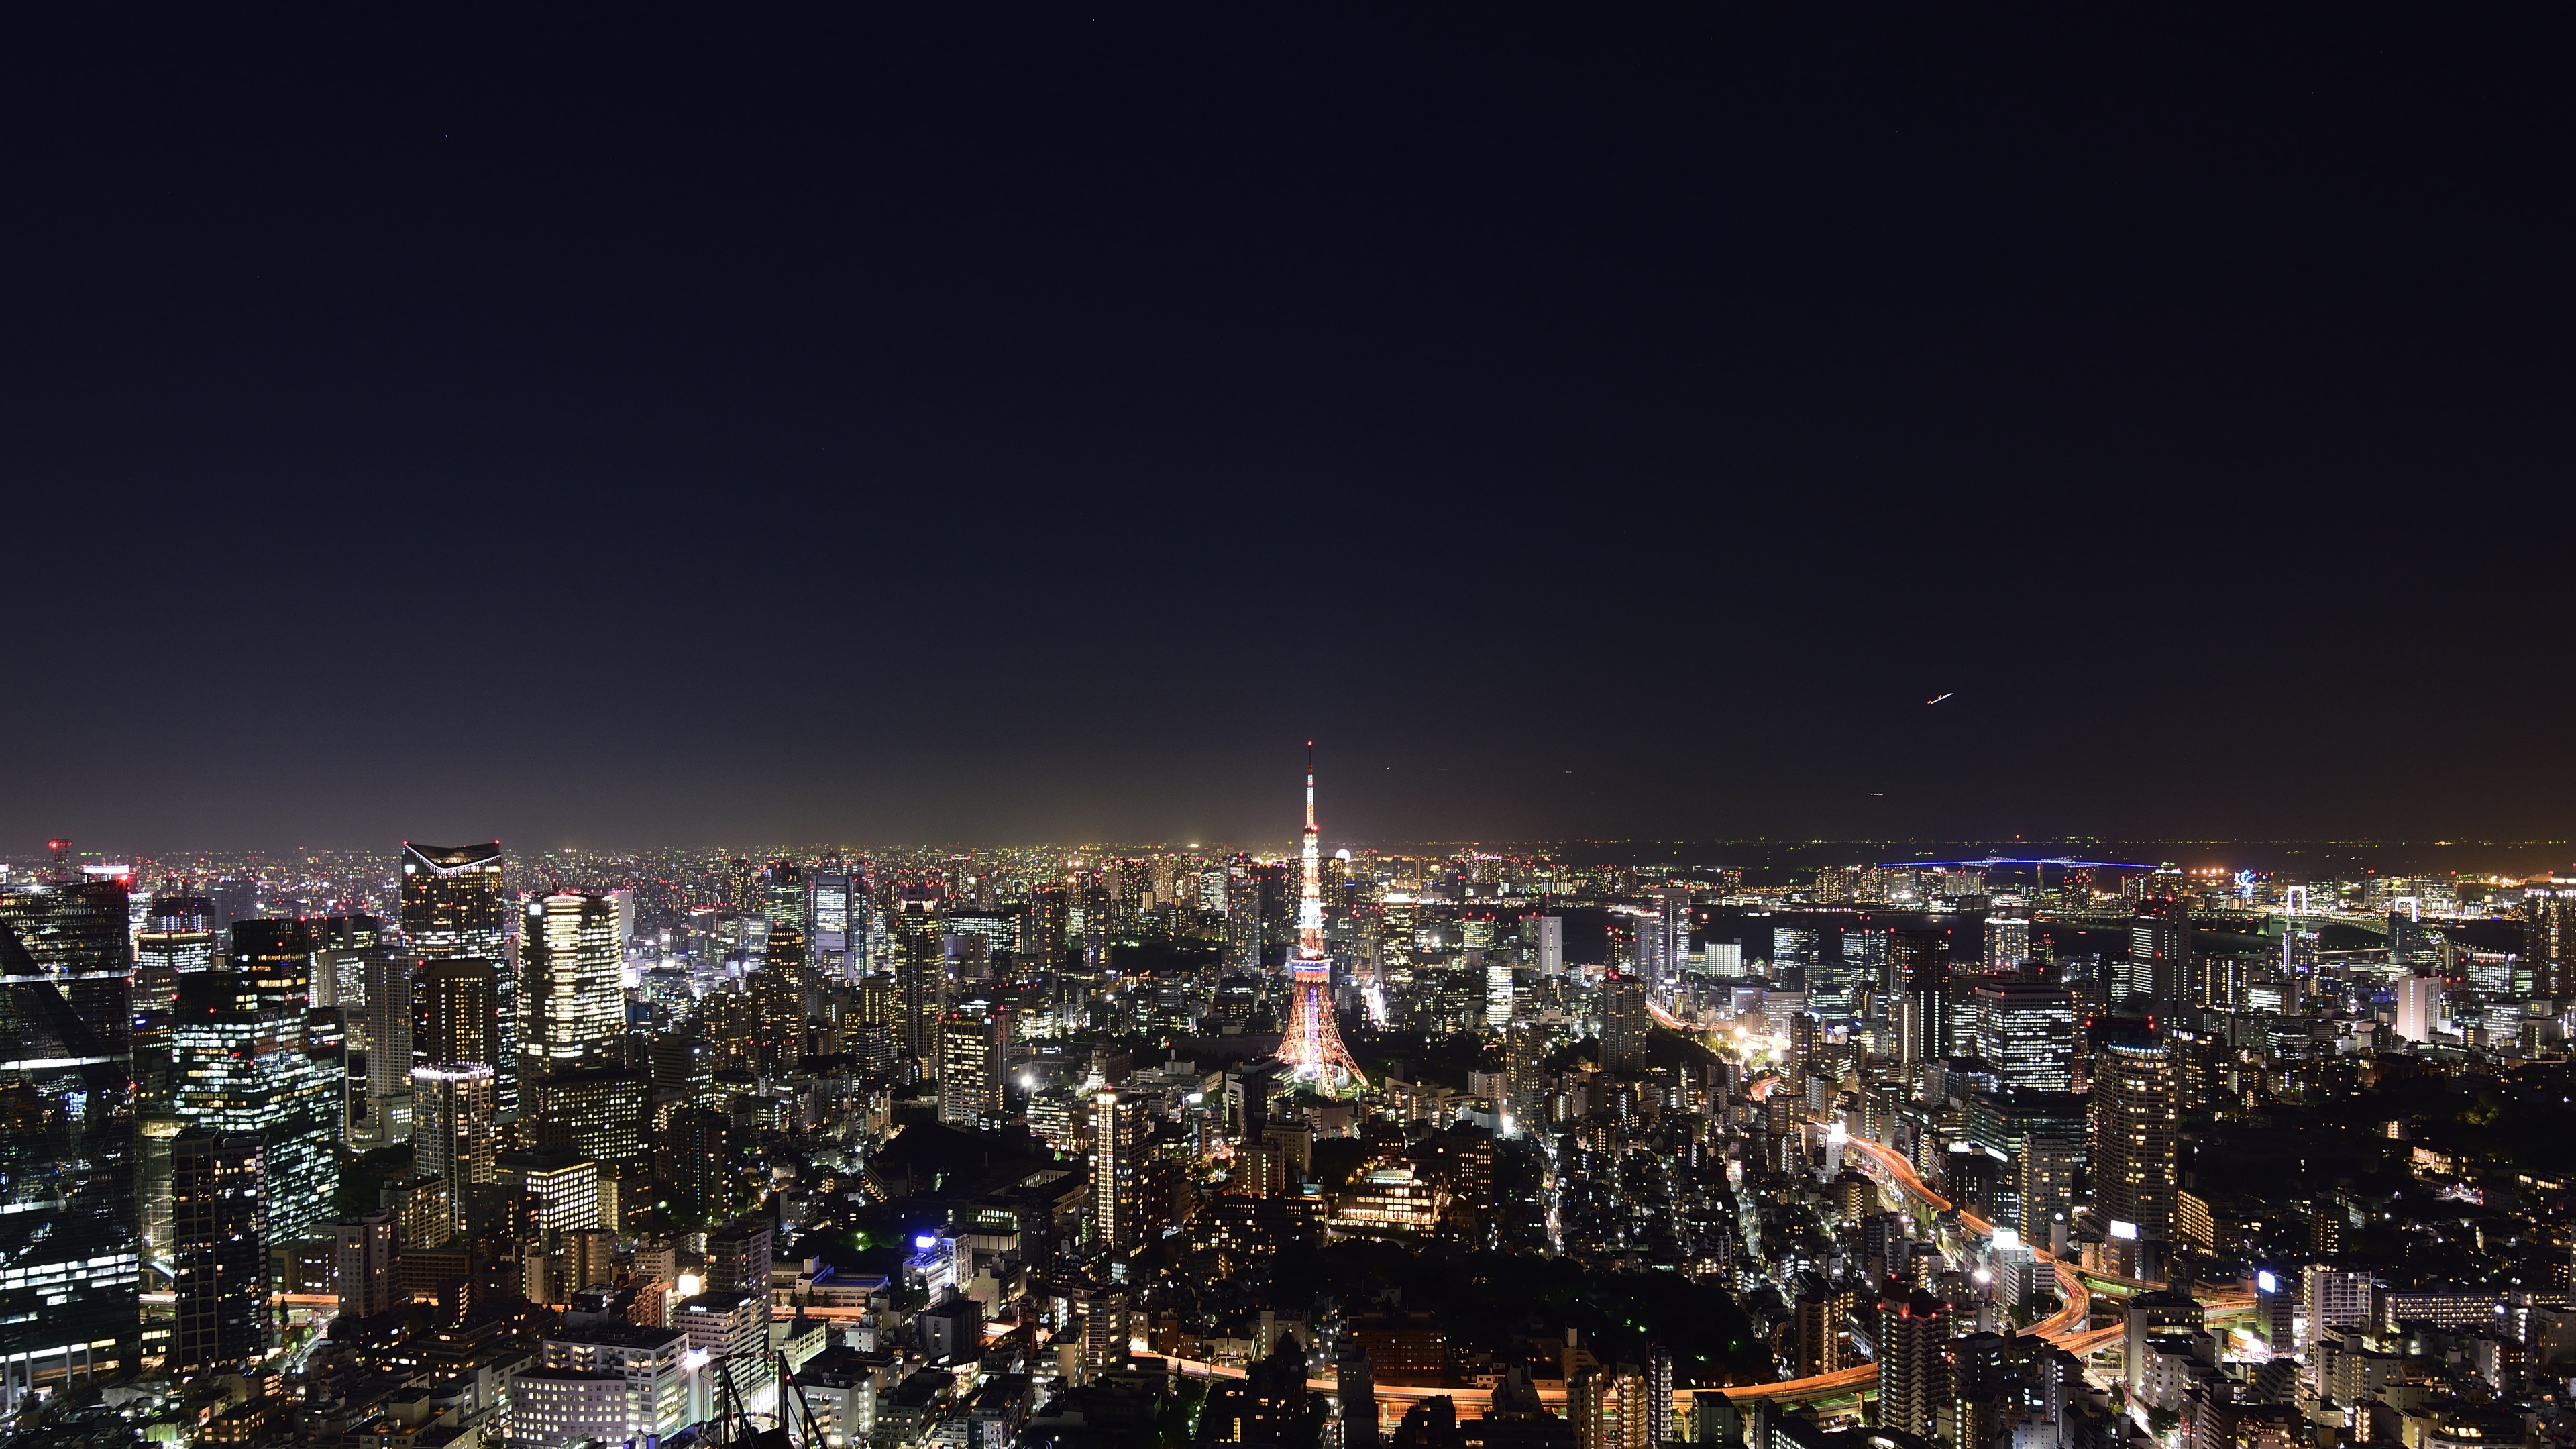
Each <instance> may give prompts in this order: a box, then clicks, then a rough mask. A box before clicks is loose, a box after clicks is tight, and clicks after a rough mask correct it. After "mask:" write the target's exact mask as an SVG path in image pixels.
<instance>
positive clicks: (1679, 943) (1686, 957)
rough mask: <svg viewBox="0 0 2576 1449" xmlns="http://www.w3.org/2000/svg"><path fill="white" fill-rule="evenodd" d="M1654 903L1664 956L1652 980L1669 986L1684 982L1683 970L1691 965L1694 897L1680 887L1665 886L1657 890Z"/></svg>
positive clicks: (1658, 933)
mask: <svg viewBox="0 0 2576 1449" xmlns="http://www.w3.org/2000/svg"><path fill="white" fill-rule="evenodd" d="M1654 902H1655V924H1656V925H1657V926H1658V927H1660V929H1659V930H1658V931H1657V932H1656V935H1657V936H1658V937H1659V939H1660V941H1661V944H1662V946H1663V955H1662V957H1661V959H1659V960H1658V961H1657V962H1656V963H1655V971H1654V975H1653V976H1652V977H1651V978H1650V979H1651V980H1653V981H1655V982H1656V983H1658V984H1660V985H1665V986H1669V985H1671V984H1672V983H1673V982H1675V981H1679V980H1680V979H1681V978H1682V971H1683V968H1685V967H1686V966H1688V965H1689V964H1690V936H1691V896H1690V892H1689V891H1688V890H1686V889H1684V888H1682V887H1680V886H1663V887H1661V888H1659V889H1657V890H1656V892H1655V896H1654Z"/></svg>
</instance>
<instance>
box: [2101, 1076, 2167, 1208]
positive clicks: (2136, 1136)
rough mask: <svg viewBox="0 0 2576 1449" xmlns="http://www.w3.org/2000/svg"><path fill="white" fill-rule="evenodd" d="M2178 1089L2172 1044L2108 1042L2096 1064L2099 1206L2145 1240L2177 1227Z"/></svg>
mask: <svg viewBox="0 0 2576 1449" xmlns="http://www.w3.org/2000/svg"><path fill="white" fill-rule="evenodd" d="M2177 1087H2178V1083H2177V1081H2176V1071H2175V1063H2174V1058H2173V1048H2172V1045H2171V1044H2170V1043H2168V1042H2164V1041H2152V1042H2119V1041H2115V1042H2106V1043H2104V1044H2103V1047H2102V1051H2101V1055H2100V1056H2099V1057H2098V1058H2096V1060H2095V1062H2094V1067H2093V1195H2094V1199H2095V1201H2096V1202H2097V1203H2098V1204H2099V1206H2100V1208H2101V1211H2102V1216H2103V1217H2104V1218H2105V1219H2106V1220H2108V1221H2110V1222H2113V1223H2128V1224H2131V1225H2132V1226H2134V1228H2135V1229H2136V1231H2137V1233H2138V1235H2140V1236H2142V1237H2150V1238H2158V1237H2163V1236H2165V1235H2166V1234H2167V1233H2168V1232H2170V1231H2171V1229H2172V1227H2173V1210H2174V1124H2175V1121H2176V1119H2177V1117H2178V1116H2179V1115H2180V1114H2179V1111H2178V1107H2177V1102H2178V1098H2179V1095H2180V1094H2179V1092H2178V1091H2177Z"/></svg>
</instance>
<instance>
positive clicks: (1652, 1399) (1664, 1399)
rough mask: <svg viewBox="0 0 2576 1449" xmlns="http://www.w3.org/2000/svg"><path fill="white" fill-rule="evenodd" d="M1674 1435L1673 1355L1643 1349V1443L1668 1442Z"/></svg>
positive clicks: (1656, 1350)
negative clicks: (1644, 1414)
mask: <svg viewBox="0 0 2576 1449" xmlns="http://www.w3.org/2000/svg"><path fill="white" fill-rule="evenodd" d="M1672 1438H1673V1356H1672V1355H1671V1354H1669V1353H1666V1352H1665V1351H1664V1350H1662V1349H1660V1348H1649V1349H1647V1350H1646V1442H1647V1443H1648V1444H1667V1443H1670V1442H1672Z"/></svg>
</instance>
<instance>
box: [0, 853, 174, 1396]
mask: <svg viewBox="0 0 2576 1449" xmlns="http://www.w3.org/2000/svg"><path fill="white" fill-rule="evenodd" d="M77 890H78V888H77V887H75V888H74V892H75V893H74V894H70V895H68V896H66V895H64V894H62V893H58V892H57V891H56V889H55V888H53V887H50V886H39V887H36V888H35V889H33V890H30V891H25V892H20V891H10V892H7V893H5V894H0V904H5V905H6V907H7V912H6V916H5V917H0V1101H5V1102H6V1103H8V1108H7V1111H8V1120H7V1124H6V1129H5V1130H0V1196H5V1208H6V1211H7V1214H8V1215H7V1216H6V1217H5V1218H0V1222H5V1223H6V1224H7V1226H6V1229H5V1230H0V1243H6V1244H7V1245H8V1246H7V1248H6V1250H5V1252H0V1265H5V1270H6V1283H5V1286H0V1294H5V1297H0V1302H5V1303H6V1304H7V1305H8V1307H7V1308H6V1310H5V1312H0V1413H7V1412H14V1411H15V1410H16V1409H17V1407H18V1405H19V1404H20V1403H21V1402H23V1400H24V1397H25V1395H26V1394H27V1393H28V1391H29V1390H30V1389H32V1388H34V1387H35V1386H37V1385H39V1384H44V1383H48V1382H50V1383H51V1384H52V1385H53V1386H54V1387H57V1388H60V1387H64V1386H65V1381H66V1380H67V1379H69V1378H70V1377H72V1376H74V1375H91V1374H97V1375H104V1374H107V1373H110V1372H113V1371H114V1369H115V1367H116V1366H117V1365H118V1364H120V1363H123V1362H130V1361H131V1360H132V1359H134V1358H135V1357H136V1356H138V1355H139V1354H140V1352H141V1325H140V1316H139V1312H138V1309H137V1298H136V1294H137V1293H138V1292H139V1291H140V1288H141V1284H142V1248H141V1243H140V1240H139V1237H138V1231H137V1219H138V1207H139V1204H138V1200H137V1181H136V1178H137V1170H136V1169H137V1157H136V1136H135V1102H134V1092H133V1087H132V1083H133V1079H134V1064H133V1058H132V1055H131V1050H130V1043H131V1041H132V1037H131V1035H130V1034H129V1033H128V1032H125V1031H122V1030H120V1029H119V1028H120V1027H121V1026H123V1024H124V1023H125V1022H126V1020H127V1019H128V1017H129V1016H130V1012H129V1010H128V1007H127V1001H128V996H127V976H126V971H125V965H124V959H123V955H124V952H123V948H124V944H125V941H124V934H123V931H122V929H121V928H120V929H119V930H118V931H117V932H116V933H115V934H114V936H113V937H110V938H107V939H105V940H100V939H88V945H87V948H86V949H83V950H79V951H57V952H56V953H55V959H54V960H52V961H39V960H38V959H37V958H36V957H35V956H34V954H33V953H32V952H31V951H30V950H29V948H28V946H27V944H26V941H25V939H24V938H23V937H22V936H21V935H20V934H19V932H20V929H21V927H22V926H26V925H28V924H29V923H31V922H33V923H36V924H38V925H39V926H40V927H41V925H42V924H43V923H45V921H46V918H47V917H48V916H50V915H52V914H53V911H54V910H55V909H61V910H65V911H68V912H71V913H75V914H86V913H87V912H88V911H89V909H90V907H91V906H93V905H95V904H98V902H97V901H95V900H93V899H90V898H88V897H84V896H82V895H80V894H77ZM31 897H44V898H46V899H30V898H31ZM60 924H61V925H62V926H63V927H65V928H66V929H64V930H62V931H59V932H58V933H57V934H56V935H55V937H54V941H55V942H56V943H57V944H58V945H59V944H60V943H61V942H62V940H63V939H64V936H65V935H69V936H71V937H73V938H75V939H83V938H91V937H92V936H93V934H94V933H88V932H84V931H81V930H80V929H78V927H79V926H80V924H81V923H80V922H78V921H73V922H65V923H60ZM84 1006H86V1008H87V1010H84V1009H83V1007H84ZM93 1013H95V1016H93Z"/></svg>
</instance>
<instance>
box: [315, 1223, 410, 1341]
mask: <svg viewBox="0 0 2576 1449" xmlns="http://www.w3.org/2000/svg"><path fill="white" fill-rule="evenodd" d="M325 1230H326V1231H328V1232H329V1233H330V1235H331V1283H332V1286H333V1287H334V1288H335V1289H337V1290H338V1292H339V1294H340V1310H339V1316H341V1317H343V1318H348V1317H358V1318H366V1317H370V1316H372V1315H374V1314H378V1313H383V1312H386V1311H388V1310H390V1309H391V1308H392V1307H393V1306H394V1255H395V1254H396V1253H398V1252H400V1251H401V1236H400V1235H401V1224H400V1222H399V1221H398V1220H397V1219H396V1217H395V1214H394V1211H393V1209H391V1208H379V1209H377V1210H376V1211H374V1212H371V1213H366V1214H364V1215H362V1216H359V1217H354V1218H335V1219H333V1220H332V1221H331V1222H329V1223H328V1224H325ZM424 1246H426V1245H424Z"/></svg>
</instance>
